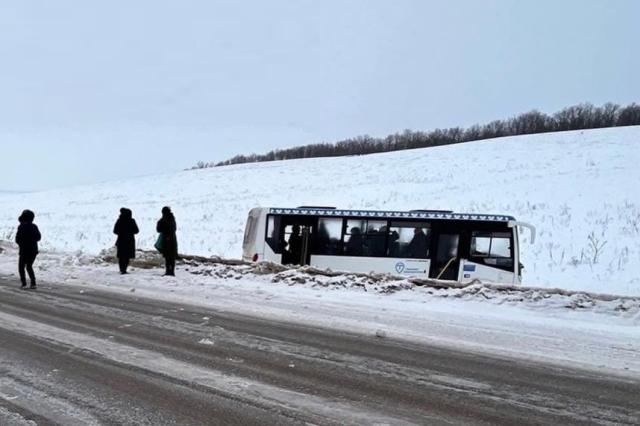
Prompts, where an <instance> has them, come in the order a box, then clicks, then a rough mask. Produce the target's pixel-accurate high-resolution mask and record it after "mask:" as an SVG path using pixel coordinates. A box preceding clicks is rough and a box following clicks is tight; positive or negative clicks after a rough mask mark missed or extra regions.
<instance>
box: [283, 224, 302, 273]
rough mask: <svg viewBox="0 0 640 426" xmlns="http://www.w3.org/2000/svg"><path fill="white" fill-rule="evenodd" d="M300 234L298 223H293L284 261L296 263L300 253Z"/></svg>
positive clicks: (298, 261) (298, 260)
mask: <svg viewBox="0 0 640 426" xmlns="http://www.w3.org/2000/svg"><path fill="white" fill-rule="evenodd" d="M301 250H302V236H301V235H300V225H293V229H292V231H291V235H289V241H288V244H287V252H288V254H289V256H288V259H287V260H286V261H285V263H289V264H298V263H300V257H301V255H302V252H301Z"/></svg>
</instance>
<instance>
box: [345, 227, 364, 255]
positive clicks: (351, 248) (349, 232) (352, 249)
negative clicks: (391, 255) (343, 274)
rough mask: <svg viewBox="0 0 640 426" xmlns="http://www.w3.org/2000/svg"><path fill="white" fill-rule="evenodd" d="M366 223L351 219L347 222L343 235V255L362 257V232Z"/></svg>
mask: <svg viewBox="0 0 640 426" xmlns="http://www.w3.org/2000/svg"><path fill="white" fill-rule="evenodd" d="M366 223H367V221H366V220H360V219H353V220H348V221H347V228H346V229H345V233H344V254H345V255H347V256H362V254H363V253H364V250H363V246H364V238H363V237H362V230H363V229H365V226H366Z"/></svg>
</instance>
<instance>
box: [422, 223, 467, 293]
mask: <svg viewBox="0 0 640 426" xmlns="http://www.w3.org/2000/svg"><path fill="white" fill-rule="evenodd" d="M434 237H435V238H434V250H433V256H432V262H431V270H430V271H429V278H435V279H440V280H452V281H457V280H458V270H459V268H460V238H461V233H460V232H453V230H451V229H440V230H438V232H437V233H436V235H434Z"/></svg>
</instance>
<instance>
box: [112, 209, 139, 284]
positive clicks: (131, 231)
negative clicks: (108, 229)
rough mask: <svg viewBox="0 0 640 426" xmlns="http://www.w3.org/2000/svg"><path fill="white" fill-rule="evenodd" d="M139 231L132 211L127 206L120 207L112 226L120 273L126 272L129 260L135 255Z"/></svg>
mask: <svg viewBox="0 0 640 426" xmlns="http://www.w3.org/2000/svg"><path fill="white" fill-rule="evenodd" d="M138 232H140V230H139V229H138V224H137V223H136V221H135V220H134V219H133V213H132V212H131V210H129V209H127V208H124V207H123V208H121V209H120V217H119V218H118V220H117V221H116V224H115V226H114V227H113V233H114V234H116V235H117V236H118V239H117V240H116V247H117V248H118V264H119V265H120V273H121V274H122V275H124V274H126V273H127V268H128V267H129V262H130V261H131V259H133V258H135V257H136V237H135V236H136V234H137V233H138Z"/></svg>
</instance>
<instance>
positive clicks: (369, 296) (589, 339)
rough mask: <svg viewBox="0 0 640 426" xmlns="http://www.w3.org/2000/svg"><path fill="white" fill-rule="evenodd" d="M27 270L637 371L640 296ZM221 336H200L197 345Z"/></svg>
mask: <svg viewBox="0 0 640 426" xmlns="http://www.w3.org/2000/svg"><path fill="white" fill-rule="evenodd" d="M0 247H4V252H3V253H0V275H1V276H13V279H14V280H15V282H16V286H18V285H19V284H18V280H17V277H16V273H15V261H16V249H15V247H13V246H10V245H6V244H4V245H1V246H0ZM147 263H152V262H150V260H149V259H144V264H147ZM36 268H37V270H36V273H37V274H38V275H39V276H40V277H41V278H44V279H45V281H42V280H41V283H40V286H41V287H44V288H47V287H49V286H58V285H61V286H66V287H68V288H70V289H72V290H74V291H77V292H78V293H84V294H86V293H90V292H91V291H92V290H94V289H99V290H106V291H110V292H117V293H119V294H121V295H124V296H127V297H132V298H134V297H150V298H154V299H159V300H166V301H171V302H173V303H179V304H181V303H184V304H189V305H198V306H204V307H206V308H210V309H212V310H213V311H217V312H234V313H240V314H246V315H251V316H257V317H260V318H266V319H271V320H280V321H287V322H294V323H300V324H306V325H308V326H311V327H323V328H327V329H334V330H339V331H345V330H346V331H349V332H350V333H359V334H364V335H368V336H371V337H376V338H382V339H395V340H404V341H409V342H414V343H418V344H429V345H434V344H435V345H440V346H445V347H453V348H456V349H462V350H466V351H471V352H476V353H489V354H496V355H498V356H501V357H505V356H506V357H513V358H517V359H526V360H538V361H539V360H544V361H547V362H551V363H554V364H558V365H568V366H573V367H576V366H581V367H584V368H587V369H592V370H598V371H605V372H607V373H611V374H622V375H624V376H625V377H627V378H629V377H636V378H640V327H639V325H640V298H634V297H619V296H607V295H604V296H601V295H595V294H590V293H584V292H577V293H576V292H567V291H563V290H550V289H541V288H526V287H522V288H515V287H505V286H495V285H493V286H492V285H483V284H474V285H470V286H467V287H463V288H437V287H433V286H417V285H415V283H412V282H411V281H408V280H403V279H395V278H393V277H389V276H369V275H353V274H347V275H339V274H338V275H333V276H329V275H322V274H318V273H317V272H316V271H311V270H305V269H283V268H281V267H280V268H277V267H271V266H270V265H264V264H262V265H250V264H240V265H228V264H224V263H215V262H195V261H189V262H188V263H187V264H180V265H178V276H177V277H175V278H173V277H163V276H162V272H163V271H162V269H161V268H148V269H139V268H137V267H134V268H133V269H132V270H131V274H129V275H125V276H121V275H120V274H119V272H118V268H117V265H115V264H111V263H107V262H104V261H103V260H102V259H101V258H96V257H92V256H88V255H83V254H68V253H58V252H44V253H42V254H41V255H40V257H39V258H38V261H37V262H36ZM133 289H135V294H133V293H132V292H131V290H133ZM213 314H214V312H212V315H207V316H203V317H202V321H204V322H207V321H208V320H209V319H210V318H211V317H212V316H214V315H213ZM23 327H24V325H23ZM223 338H224V336H218V335H206V336H202V339H201V340H200V339H199V340H198V343H200V344H202V345H212V344H216V342H217V341H218V340H219V339H223Z"/></svg>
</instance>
